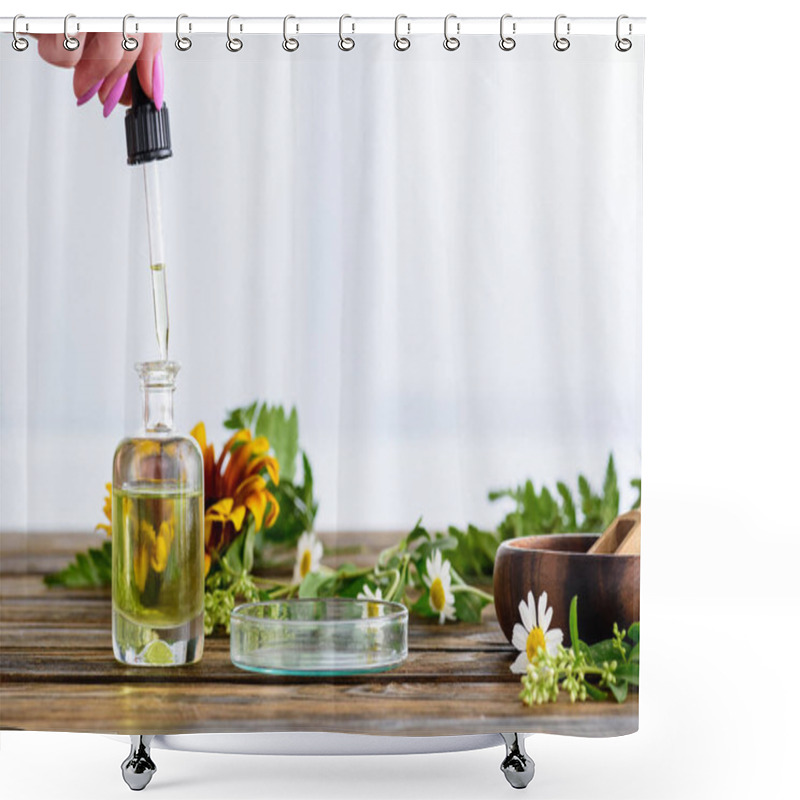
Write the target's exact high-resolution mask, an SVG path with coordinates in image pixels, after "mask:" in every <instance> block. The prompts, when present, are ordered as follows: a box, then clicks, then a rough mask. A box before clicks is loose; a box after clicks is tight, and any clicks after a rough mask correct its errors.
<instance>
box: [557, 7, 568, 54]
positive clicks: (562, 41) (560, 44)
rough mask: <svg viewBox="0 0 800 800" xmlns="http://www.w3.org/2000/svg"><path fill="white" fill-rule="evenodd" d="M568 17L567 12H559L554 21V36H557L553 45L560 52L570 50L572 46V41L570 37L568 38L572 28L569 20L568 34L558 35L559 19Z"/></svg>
mask: <svg viewBox="0 0 800 800" xmlns="http://www.w3.org/2000/svg"><path fill="white" fill-rule="evenodd" d="M566 18H567V15H566V14H559V15H558V16H557V17H556V19H555V22H553V36H554V37H555V41H554V42H553V47H555V49H556V50H558V52H559V53H563V52H564V51H565V50H569V46H570V41H569V39H567V36H569V29H570V24H569V22H568V23H567V36H559V35H558V21H559V20H561V19H566Z"/></svg>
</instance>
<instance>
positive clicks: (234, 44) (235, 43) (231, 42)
mask: <svg viewBox="0 0 800 800" xmlns="http://www.w3.org/2000/svg"><path fill="white" fill-rule="evenodd" d="M235 19H239V17H238V16H237V15H236V14H231V15H230V16H229V17H228V26H227V28H226V29H225V32H226V33H227V35H228V41H227V42H225V47H227V48H228V50H229V51H230V52H231V53H238V52H239V51H240V50H241V49H242V48H243V47H244V44H243V43H242V40H241V39H237V38H235V37H234V36H231V22H233V21H234V20H235ZM241 29H242V27H241V25H240V26H239V30H241Z"/></svg>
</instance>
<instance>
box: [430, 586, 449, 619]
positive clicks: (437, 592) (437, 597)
mask: <svg viewBox="0 0 800 800" xmlns="http://www.w3.org/2000/svg"><path fill="white" fill-rule="evenodd" d="M445 602H446V599H445V596H444V586H443V585H442V579H441V578H434V579H433V583H431V605H432V606H433V608H434V610H435V611H439V612H440V613H441V612H442V611H444V604H445Z"/></svg>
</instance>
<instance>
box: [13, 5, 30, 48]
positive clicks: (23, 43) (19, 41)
mask: <svg viewBox="0 0 800 800" xmlns="http://www.w3.org/2000/svg"><path fill="white" fill-rule="evenodd" d="M21 19H25V16H24V14H17V16H16V17H14V22H12V23H11V34H12V35H13V37H14V38H13V39H12V40H11V46H12V47H13V48H14V49H15V50H16V51H17V52H18V53H21V52H22V51H23V50H27V49H28V45H29V44H30V42H29V41H28V40H27V39H26V38H25V37H24V36H20V35H19V34H18V33H17V21H18V20H21Z"/></svg>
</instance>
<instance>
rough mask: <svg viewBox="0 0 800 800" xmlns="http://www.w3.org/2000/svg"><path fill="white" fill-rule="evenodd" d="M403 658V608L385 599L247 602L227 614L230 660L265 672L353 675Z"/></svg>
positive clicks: (377, 669)
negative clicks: (229, 623)
mask: <svg viewBox="0 0 800 800" xmlns="http://www.w3.org/2000/svg"><path fill="white" fill-rule="evenodd" d="M407 656H408V610H407V609H406V607H405V606H404V605H402V604H401V603H389V602H387V601H385V600H352V599H349V598H338V597H337V598H319V599H314V598H312V599H292V600H268V601H266V602H264V603H246V604H245V605H241V606H237V607H236V608H235V609H234V610H233V612H232V613H231V661H233V663H234V664H235V665H236V666H237V667H241V669H246V670H251V671H252V672H263V673H266V674H269V675H353V674H358V673H363V672H381V671H383V670H387V669H391V668H392V667H396V666H398V665H399V664H401V663H402V662H403V661H405V659H406V657H407Z"/></svg>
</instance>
